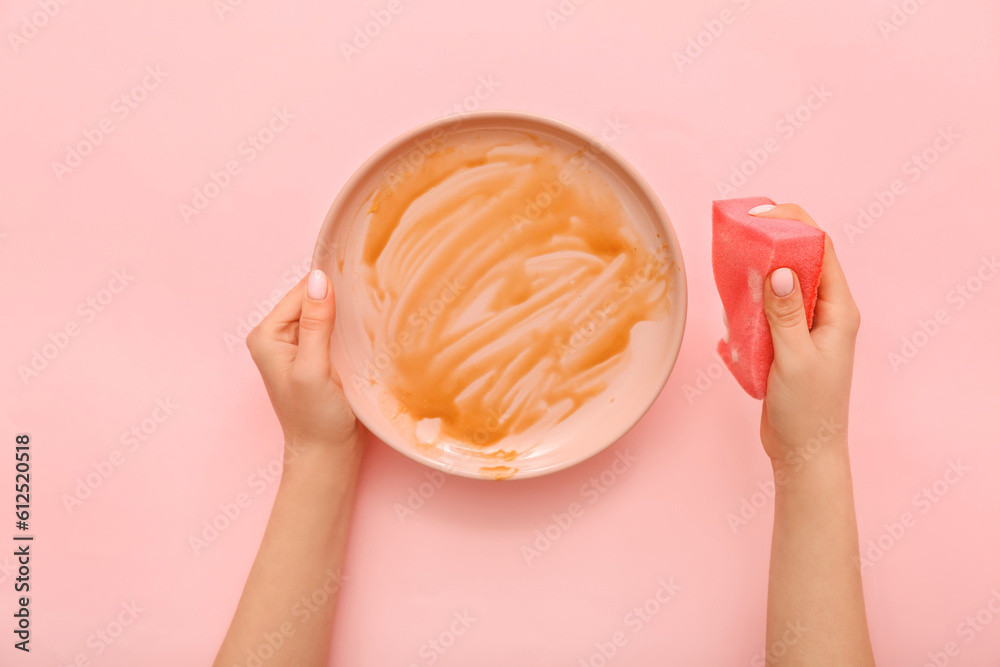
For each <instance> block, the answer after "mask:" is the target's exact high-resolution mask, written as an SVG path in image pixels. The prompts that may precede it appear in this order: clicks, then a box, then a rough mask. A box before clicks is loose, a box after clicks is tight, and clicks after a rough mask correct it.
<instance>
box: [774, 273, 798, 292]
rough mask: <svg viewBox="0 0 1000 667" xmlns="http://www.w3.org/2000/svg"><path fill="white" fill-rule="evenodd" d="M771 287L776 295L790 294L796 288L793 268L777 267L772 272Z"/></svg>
mask: <svg viewBox="0 0 1000 667" xmlns="http://www.w3.org/2000/svg"><path fill="white" fill-rule="evenodd" d="M771 289H772V290H774V294H775V295H776V296H788V295H789V294H791V293H792V290H793V289H795V277H794V276H793V275H792V270H791V269H785V268H781V269H776V270H775V272H774V273H772V274H771Z"/></svg>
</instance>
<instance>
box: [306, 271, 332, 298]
mask: <svg viewBox="0 0 1000 667" xmlns="http://www.w3.org/2000/svg"><path fill="white" fill-rule="evenodd" d="M326 285H327V281H326V274H325V273H323V272H322V271H320V270H319V269H316V270H315V271H313V272H312V273H310V274H309V286H308V288H306V296H308V297H309V298H310V299H312V300H313V301H322V300H323V299H325V298H326Z"/></svg>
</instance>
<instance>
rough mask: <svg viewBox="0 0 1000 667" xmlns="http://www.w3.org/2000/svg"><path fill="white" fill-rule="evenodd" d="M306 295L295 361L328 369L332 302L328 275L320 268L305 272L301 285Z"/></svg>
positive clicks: (317, 368)
mask: <svg viewBox="0 0 1000 667" xmlns="http://www.w3.org/2000/svg"><path fill="white" fill-rule="evenodd" d="M305 289H306V296H305V299H303V300H302V316H301V317H300V318H299V349H298V353H297V354H296V355H295V363H296V365H298V364H299V363H300V362H301V363H303V364H305V365H306V366H308V367H309V368H310V369H314V370H316V371H319V372H322V373H323V375H329V373H330V336H331V335H333V323H334V321H335V320H336V310H337V309H336V306H335V303H334V299H333V289H332V287H331V285H330V279H329V278H328V277H327V275H326V274H325V273H323V272H322V271H321V270H319V269H316V270H314V271H312V272H311V273H310V274H309V280H308V281H307V282H306V285H305Z"/></svg>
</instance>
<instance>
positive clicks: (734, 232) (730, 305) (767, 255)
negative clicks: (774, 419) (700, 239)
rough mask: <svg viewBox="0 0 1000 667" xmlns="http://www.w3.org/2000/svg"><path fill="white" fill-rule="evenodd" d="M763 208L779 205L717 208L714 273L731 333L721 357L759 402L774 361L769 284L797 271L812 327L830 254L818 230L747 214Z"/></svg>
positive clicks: (759, 200) (753, 201)
mask: <svg viewBox="0 0 1000 667" xmlns="http://www.w3.org/2000/svg"><path fill="white" fill-rule="evenodd" d="M761 204H774V202H773V201H771V200H770V199H768V198H767V197H745V198H742V199H725V200H722V201H716V202H713V203H712V270H713V272H714V273H715V285H716V287H717V288H718V289H719V296H720V297H722V306H723V308H725V312H726V318H727V322H728V327H729V331H728V333H727V334H726V337H725V338H723V339H722V340H720V341H719V348H718V349H719V356H721V357H722V360H723V361H725V362H726V365H727V366H728V367H729V370H730V371H732V373H733V376H734V377H735V378H736V380H737V382H739V383H740V386H741V387H743V389H745V390H746V392H747V393H748V394H750V395H751V396H753V397H754V398H764V394H765V392H766V391H767V374H768V372H769V371H770V369H771V361H772V360H773V359H774V346H773V345H772V343H771V329H770V328H769V327H768V324H767V319H766V318H765V316H764V280H766V279H767V276H769V275H770V274H771V272H772V271H774V270H775V269H779V268H781V267H783V266H786V267H788V268H790V269H791V270H793V271H795V273H796V275H798V277H799V284H800V285H801V286H802V297H803V299H804V301H805V308H806V318H807V321H808V323H809V326H810V327H812V320H813V310H814V309H815V307H816V289H817V288H818V287H819V274H820V270H821V269H822V267H823V252H824V250H825V248H826V234H824V233H823V232H822V231H821V230H819V229H816V228H815V227H812V226H810V225H806V224H803V223H801V222H798V221H797V220H780V219H777V218H765V217H755V216H752V215H750V214H749V213H748V211H749V210H750V209H752V208H754V207H755V206H760V205H761Z"/></svg>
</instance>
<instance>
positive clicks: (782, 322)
mask: <svg viewBox="0 0 1000 667" xmlns="http://www.w3.org/2000/svg"><path fill="white" fill-rule="evenodd" d="M764 315H765V316H766V317H767V323H768V325H769V326H770V328H771V342H772V343H773V344H774V361H775V363H777V364H778V365H779V366H781V365H782V364H785V363H790V362H792V361H793V360H794V359H795V358H796V357H798V356H800V355H802V354H803V353H805V352H807V351H809V350H810V349H811V348H812V347H813V343H812V338H810V336H809V326H808V324H806V310H805V305H804V304H803V303H802V289H801V287H800V286H799V279H798V276H796V275H795V272H794V271H792V270H791V269H788V268H780V269H776V270H775V271H774V272H773V273H772V274H771V275H770V276H769V277H768V279H767V280H766V281H765V284H764Z"/></svg>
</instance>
